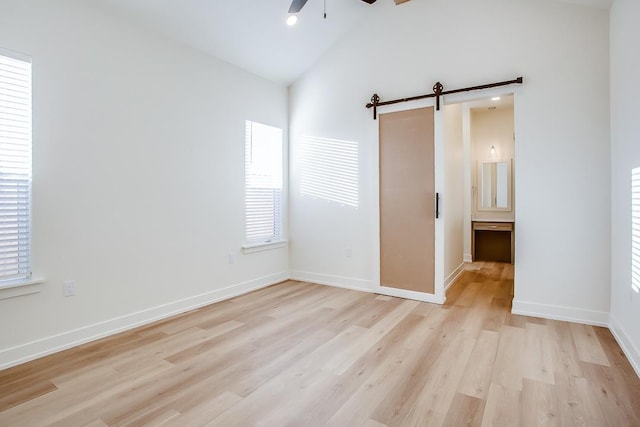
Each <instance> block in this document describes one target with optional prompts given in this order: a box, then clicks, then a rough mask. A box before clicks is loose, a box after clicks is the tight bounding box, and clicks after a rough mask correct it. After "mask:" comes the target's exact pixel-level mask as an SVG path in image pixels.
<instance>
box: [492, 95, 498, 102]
mask: <svg viewBox="0 0 640 427" xmlns="http://www.w3.org/2000/svg"><path fill="white" fill-rule="evenodd" d="M491 100H492V101H500V97H499V96H494V97H493V98H491Z"/></svg>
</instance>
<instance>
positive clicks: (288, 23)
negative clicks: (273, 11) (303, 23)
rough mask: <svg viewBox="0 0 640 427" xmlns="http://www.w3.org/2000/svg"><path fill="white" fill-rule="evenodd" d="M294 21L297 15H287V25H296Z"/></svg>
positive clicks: (296, 19)
mask: <svg viewBox="0 0 640 427" xmlns="http://www.w3.org/2000/svg"><path fill="white" fill-rule="evenodd" d="M296 22H298V17H297V16H296V15H289V17H288V18H287V25H288V26H290V27H292V26H294V25H296Z"/></svg>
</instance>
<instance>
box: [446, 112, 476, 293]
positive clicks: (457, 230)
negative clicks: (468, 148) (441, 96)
mask: <svg viewBox="0 0 640 427" xmlns="http://www.w3.org/2000/svg"><path fill="white" fill-rule="evenodd" d="M462 146H463V144H462V104H453V105H447V106H445V107H444V174H445V178H444V195H443V199H442V214H443V216H442V218H443V220H444V277H445V286H447V285H450V284H451V283H452V282H453V280H454V279H455V278H456V276H457V275H458V274H459V273H460V272H462V268H463V266H464V261H463V255H464V248H463V234H464V227H467V226H469V227H470V225H469V224H465V222H464V197H465V194H466V193H465V189H464V186H463V170H464V159H463V149H462Z"/></svg>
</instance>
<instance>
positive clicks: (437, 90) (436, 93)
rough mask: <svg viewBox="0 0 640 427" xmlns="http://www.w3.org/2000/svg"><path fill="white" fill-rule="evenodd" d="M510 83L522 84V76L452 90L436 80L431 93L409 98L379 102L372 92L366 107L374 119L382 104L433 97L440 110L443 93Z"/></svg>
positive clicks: (437, 108) (488, 87)
mask: <svg viewBox="0 0 640 427" xmlns="http://www.w3.org/2000/svg"><path fill="white" fill-rule="evenodd" d="M512 84H522V77H518V78H515V79H513V80H506V81H504V82H498V83H488V84H484V85H479V86H471V87H465V88H462V89H452V90H444V86H443V85H442V83H440V82H436V84H434V85H433V93H428V94H426V95H418V96H412V97H409V98H401V99H394V100H391V101H382V102H381V101H380V97H379V96H378V94H377V93H374V94H373V96H372V97H371V102H369V103H368V104H367V105H366V107H367V108H373V120H376V119H377V118H378V107H382V106H383V105H391V104H399V103H400V102H409V101H417V100H418V99H425V98H435V99H436V110H438V111H440V97H442V96H444V95H451V94H452V93H460V92H470V91H472V90H481V89H491V88H494V87H500V86H509V85H512Z"/></svg>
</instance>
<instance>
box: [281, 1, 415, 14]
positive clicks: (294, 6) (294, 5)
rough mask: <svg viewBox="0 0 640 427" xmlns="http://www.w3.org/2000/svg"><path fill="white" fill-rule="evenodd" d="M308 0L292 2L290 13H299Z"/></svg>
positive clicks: (397, 2)
mask: <svg viewBox="0 0 640 427" xmlns="http://www.w3.org/2000/svg"><path fill="white" fill-rule="evenodd" d="M307 1H308V0H293V1H292V2H291V6H290V7H289V13H298V12H300V11H301V10H302V8H303V7H304V5H305V4H307ZM362 1H363V2H365V3H369V4H373V3H375V2H376V0H362ZM394 1H395V2H396V4H402V3H406V2H408V1H409V0H394Z"/></svg>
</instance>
